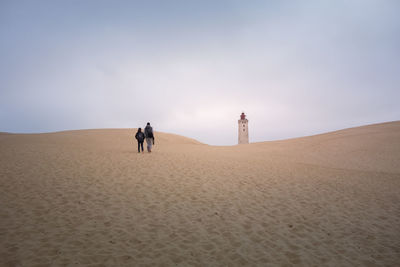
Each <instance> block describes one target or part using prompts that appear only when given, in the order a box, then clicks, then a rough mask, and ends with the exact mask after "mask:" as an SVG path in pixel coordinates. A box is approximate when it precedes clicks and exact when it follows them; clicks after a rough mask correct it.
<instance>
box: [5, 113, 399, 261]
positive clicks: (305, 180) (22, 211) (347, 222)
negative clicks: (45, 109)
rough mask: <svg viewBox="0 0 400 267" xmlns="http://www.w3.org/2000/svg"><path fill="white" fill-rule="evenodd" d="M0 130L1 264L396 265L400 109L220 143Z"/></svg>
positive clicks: (123, 133)
mask: <svg viewBox="0 0 400 267" xmlns="http://www.w3.org/2000/svg"><path fill="white" fill-rule="evenodd" d="M133 135H134V131H133V130H128V129H101V130H81V131H66V132H57V133H47V134H6V133H3V134H1V135H0V218H1V219H0V266H399V265H400V122H399V121H397V122H391V123H383V124H376V125H369V126H364V127H358V128H352V129H346V130H342V131H337V132H332V133H327V134H322V135H316V136H310V137H304V138H297V139H290V140H284V141H276V142H263V143H254V144H249V145H240V146H231V147H217V146H208V145H205V144H201V143H199V142H197V141H195V140H192V139H189V138H185V137H181V136H177V135H172V134H166V133H156V145H155V147H154V150H153V153H151V154H147V153H145V154H138V153H137V150H136V149H137V146H136V142H135V141H134V139H133Z"/></svg>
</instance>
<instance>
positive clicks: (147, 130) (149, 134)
mask: <svg viewBox="0 0 400 267" xmlns="http://www.w3.org/2000/svg"><path fill="white" fill-rule="evenodd" d="M144 132H145V135H146V138H154V135H153V128H152V127H151V126H146V128H145V129H144Z"/></svg>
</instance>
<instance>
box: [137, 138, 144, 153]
mask: <svg viewBox="0 0 400 267" xmlns="http://www.w3.org/2000/svg"><path fill="white" fill-rule="evenodd" d="M142 146H143V144H142ZM137 150H138V152H139V153H140V142H139V141H138V142H137Z"/></svg>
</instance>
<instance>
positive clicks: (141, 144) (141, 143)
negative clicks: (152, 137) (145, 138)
mask: <svg viewBox="0 0 400 267" xmlns="http://www.w3.org/2000/svg"><path fill="white" fill-rule="evenodd" d="M140 146H141V147H142V152H143V150H144V149H143V142H140Z"/></svg>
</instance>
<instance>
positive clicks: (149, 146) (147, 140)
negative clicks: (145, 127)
mask: <svg viewBox="0 0 400 267" xmlns="http://www.w3.org/2000/svg"><path fill="white" fill-rule="evenodd" d="M152 141H153V140H152V139H151V138H146V143H147V152H151V145H152V143H151V142H152Z"/></svg>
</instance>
